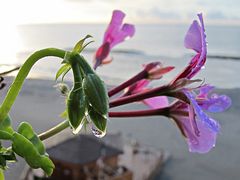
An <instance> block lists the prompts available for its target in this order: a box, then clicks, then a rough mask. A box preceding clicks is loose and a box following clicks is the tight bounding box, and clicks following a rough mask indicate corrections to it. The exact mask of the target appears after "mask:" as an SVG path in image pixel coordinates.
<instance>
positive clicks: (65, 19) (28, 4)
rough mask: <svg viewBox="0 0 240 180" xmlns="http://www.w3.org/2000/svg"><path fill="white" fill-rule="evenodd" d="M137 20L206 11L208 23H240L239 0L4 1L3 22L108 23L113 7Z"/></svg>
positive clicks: (184, 18)
mask: <svg viewBox="0 0 240 180" xmlns="http://www.w3.org/2000/svg"><path fill="white" fill-rule="evenodd" d="M116 8H117V9H121V10H123V11H124V12H126V14H127V15H128V19H129V20H130V21H134V22H135V23H160V22H165V21H167V22H169V21H170V22H184V21H187V20H188V19H192V17H194V16H195V14H196V13H198V12H203V13H204V15H205V17H206V19H208V21H209V22H220V23H221V22H224V23H236V22H240V13H239V12H240V1H239V0H2V1H1V3H0V20H1V22H6V21H9V20H10V21H11V22H12V23H14V24H28V23H79V22H80V23H81V22H82V23H105V22H107V21H108V20H109V15H110V14H111V12H112V10H113V9H116Z"/></svg>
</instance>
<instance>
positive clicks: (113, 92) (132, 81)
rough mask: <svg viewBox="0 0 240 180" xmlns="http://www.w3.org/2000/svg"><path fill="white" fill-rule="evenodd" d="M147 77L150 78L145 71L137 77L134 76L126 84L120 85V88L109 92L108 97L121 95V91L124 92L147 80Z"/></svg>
mask: <svg viewBox="0 0 240 180" xmlns="http://www.w3.org/2000/svg"><path fill="white" fill-rule="evenodd" d="M147 76H148V72H147V71H146V70H145V69H144V70H142V71H141V72H140V73H138V74H137V75H135V76H133V77H132V78H131V79H129V80H127V81H125V82H124V83H122V84H120V85H119V86H117V87H115V88H113V89H111V90H110V91H109V92H108V96H109V97H112V96H113V95H115V94H117V93H119V92H120V91H122V90H123V89H125V88H126V87H128V86H130V85H132V84H134V83H136V82H137V81H140V80H142V79H144V78H146V77H147Z"/></svg>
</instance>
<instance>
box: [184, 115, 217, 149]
mask: <svg viewBox="0 0 240 180" xmlns="http://www.w3.org/2000/svg"><path fill="white" fill-rule="evenodd" d="M181 122H182V124H183V130H184V132H185V135H186V136H187V143H188V147H189V151H190V152H197V153H207V152H209V151H210V150H211V149H212V148H213V147H215V144H216V137H217V133H216V132H215V131H212V130H211V129H210V128H209V127H208V126H206V123H203V122H202V121H196V122H197V126H198V129H199V135H198V136H196V135H195V134H194V130H193V129H191V125H190V123H189V121H188V119H186V118H185V119H181Z"/></svg>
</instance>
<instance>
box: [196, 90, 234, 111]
mask: <svg viewBox="0 0 240 180" xmlns="http://www.w3.org/2000/svg"><path fill="white" fill-rule="evenodd" d="M200 104H201V105H200V106H201V107H202V108H203V109H205V110H207V111H209V112H222V111H224V110H226V109H228V108H229V107H230V106H231V104H232V101H231V99H230V98H229V97H228V96H226V95H217V94H213V95H212V96H211V97H210V98H209V99H207V100H203V101H200Z"/></svg>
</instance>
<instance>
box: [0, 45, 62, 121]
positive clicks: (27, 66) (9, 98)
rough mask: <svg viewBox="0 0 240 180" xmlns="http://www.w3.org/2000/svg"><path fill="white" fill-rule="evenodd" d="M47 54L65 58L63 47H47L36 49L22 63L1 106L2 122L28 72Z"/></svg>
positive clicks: (0, 116) (0, 118) (0, 117)
mask: <svg viewBox="0 0 240 180" xmlns="http://www.w3.org/2000/svg"><path fill="white" fill-rule="evenodd" d="M47 56H55V57H59V58H64V56H65V51H64V50H61V49H55V48H47V49H42V50H39V51H36V52H35V53H33V54H32V55H31V56H30V57H29V58H28V59H27V60H26V62H25V63H24V64H23V65H22V67H21V68H20V70H19V72H18V74H17V76H16V78H15V80H14V82H13V83H12V85H11V87H10V89H9V90H8V93H7V95H6V97H5V99H4V101H3V103H2V105H1V107H0V122H1V121H3V120H4V119H5V118H6V117H7V114H8V113H9V111H10V109H11V107H12V105H13V103H14V101H15V99H16V97H17V95H18V93H19V91H20V89H21V87H22V85H23V82H24V80H25V79H26V77H27V75H28V73H29V72H30V70H31V68H32V67H33V65H34V64H35V63H36V62H37V61H38V60H39V59H41V58H44V57H47Z"/></svg>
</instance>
